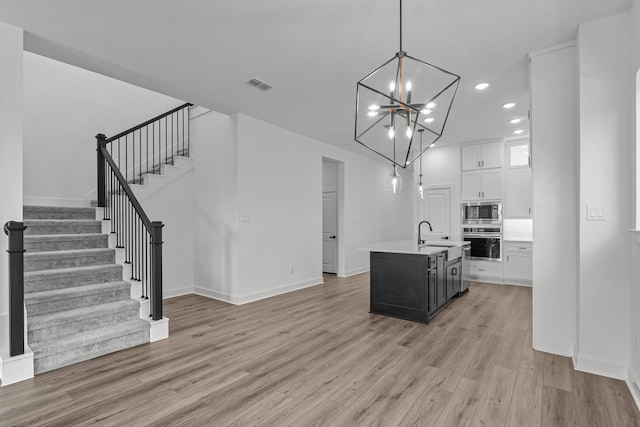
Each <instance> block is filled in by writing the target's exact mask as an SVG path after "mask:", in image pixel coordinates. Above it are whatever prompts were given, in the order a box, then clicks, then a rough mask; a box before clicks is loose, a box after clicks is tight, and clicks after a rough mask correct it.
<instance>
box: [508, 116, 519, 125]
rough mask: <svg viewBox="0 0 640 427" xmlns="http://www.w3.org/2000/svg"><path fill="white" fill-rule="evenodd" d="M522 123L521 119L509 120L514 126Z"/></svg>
mask: <svg viewBox="0 0 640 427" xmlns="http://www.w3.org/2000/svg"><path fill="white" fill-rule="evenodd" d="M521 121H522V119H521V118H519V117H516V118H514V119H511V120H509V123H511V124H512V125H517V124H518V123H520V122H521Z"/></svg>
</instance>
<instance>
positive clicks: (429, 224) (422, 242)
mask: <svg viewBox="0 0 640 427" xmlns="http://www.w3.org/2000/svg"><path fill="white" fill-rule="evenodd" d="M425 222H426V223H427V225H428V226H429V231H431V232H433V227H431V223H430V222H429V221H422V222H420V224H418V245H424V242H425V241H424V240H422V237H421V234H420V229H421V228H422V224H424V223H425Z"/></svg>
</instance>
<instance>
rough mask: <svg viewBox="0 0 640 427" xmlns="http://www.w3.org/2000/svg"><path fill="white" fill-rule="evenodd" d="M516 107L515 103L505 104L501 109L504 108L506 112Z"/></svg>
mask: <svg viewBox="0 0 640 427" xmlns="http://www.w3.org/2000/svg"><path fill="white" fill-rule="evenodd" d="M515 106H516V103H515V102H507V103H506V104H504V105H503V106H502V108H506V109H507V110H508V109H510V108H513V107H515Z"/></svg>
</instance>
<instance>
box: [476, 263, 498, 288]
mask: <svg viewBox="0 0 640 427" xmlns="http://www.w3.org/2000/svg"><path fill="white" fill-rule="evenodd" d="M469 267H470V269H471V279H472V280H477V281H479V282H482V281H486V282H490V283H502V263H501V262H498V261H480V260H470V261H469Z"/></svg>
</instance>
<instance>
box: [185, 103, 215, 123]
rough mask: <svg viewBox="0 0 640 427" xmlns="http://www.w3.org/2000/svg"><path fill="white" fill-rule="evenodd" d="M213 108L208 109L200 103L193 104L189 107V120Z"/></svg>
mask: <svg viewBox="0 0 640 427" xmlns="http://www.w3.org/2000/svg"><path fill="white" fill-rule="evenodd" d="M211 111H213V110H210V109H208V108H206V107H203V106H201V105H194V106H192V107H189V120H193V119H197V118H198V117H200V116H204V115H205V114H208V113H210V112H211Z"/></svg>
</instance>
